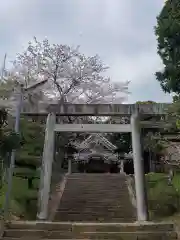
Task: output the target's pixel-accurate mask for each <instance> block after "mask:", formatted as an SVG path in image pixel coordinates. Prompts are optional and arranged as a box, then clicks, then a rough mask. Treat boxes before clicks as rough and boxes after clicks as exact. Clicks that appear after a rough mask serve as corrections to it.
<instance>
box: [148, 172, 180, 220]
mask: <svg viewBox="0 0 180 240" xmlns="http://www.w3.org/2000/svg"><path fill="white" fill-rule="evenodd" d="M172 183H173V184H172V186H169V185H168V179H167V174H164V173H149V174H147V175H146V185H147V193H148V204H149V210H150V217H151V220H173V221H174V219H178V221H180V173H176V174H175V176H174V178H173V181H172Z"/></svg>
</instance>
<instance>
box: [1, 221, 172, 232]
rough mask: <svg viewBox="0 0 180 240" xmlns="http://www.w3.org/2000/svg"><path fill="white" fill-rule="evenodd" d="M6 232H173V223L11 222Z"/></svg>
mask: <svg viewBox="0 0 180 240" xmlns="http://www.w3.org/2000/svg"><path fill="white" fill-rule="evenodd" d="M5 228H6V229H8V230H17V231H18V230H36V229H40V230H62V231H74V230H75V231H79V232H82V231H83V232H91V231H92V232H95V231H97V232H102V231H103V232H104V231H108V232H117V231H119V232H134V231H158V232H159V231H168V232H169V231H174V229H175V227H174V224H173V223H167V222H162V223H153V222H145V223H138V222H134V223H98V222H94V223H88V222H84V223H73V224H72V223H70V222H43V221H42V222H41V221H12V222H9V223H6V224H5Z"/></svg>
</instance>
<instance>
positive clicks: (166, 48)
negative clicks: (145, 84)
mask: <svg viewBox="0 0 180 240" xmlns="http://www.w3.org/2000/svg"><path fill="white" fill-rule="evenodd" d="M155 34H156V36H157V42H158V54H159V56H160V57H161V59H162V62H163V65H164V68H163V70H162V71H159V72H156V78H157V80H158V81H159V82H160V85H161V87H162V89H163V90H164V91H165V92H168V93H170V92H174V93H176V94H180V68H179V63H180V2H179V0H168V1H166V3H165V5H164V7H163V9H162V11H161V12H160V14H159V16H158V17H157V26H156V27H155Z"/></svg>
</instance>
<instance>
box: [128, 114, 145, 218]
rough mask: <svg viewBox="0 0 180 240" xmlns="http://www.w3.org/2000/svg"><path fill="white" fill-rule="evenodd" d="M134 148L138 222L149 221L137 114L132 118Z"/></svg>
mask: <svg viewBox="0 0 180 240" xmlns="http://www.w3.org/2000/svg"><path fill="white" fill-rule="evenodd" d="M131 127H132V148H133V160H134V176H135V188H136V202H137V218H138V219H137V220H138V221H147V220H148V207H147V193H146V186H145V174H144V162H143V158H142V149H141V136H140V122H139V118H138V115H137V114H134V115H132V116H131Z"/></svg>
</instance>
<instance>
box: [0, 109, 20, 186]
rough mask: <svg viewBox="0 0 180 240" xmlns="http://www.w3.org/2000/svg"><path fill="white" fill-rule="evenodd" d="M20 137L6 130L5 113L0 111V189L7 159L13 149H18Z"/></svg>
mask: <svg viewBox="0 0 180 240" xmlns="http://www.w3.org/2000/svg"><path fill="white" fill-rule="evenodd" d="M20 143H21V142H20V137H19V135H18V134H16V133H15V132H13V131H12V130H11V129H9V128H8V125H7V112H6V110H5V109H1V110H0V188H1V187H2V184H3V181H4V177H5V176H4V174H5V171H6V169H7V168H8V167H9V157H10V154H11V152H12V150H13V149H17V148H19V147H20Z"/></svg>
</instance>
